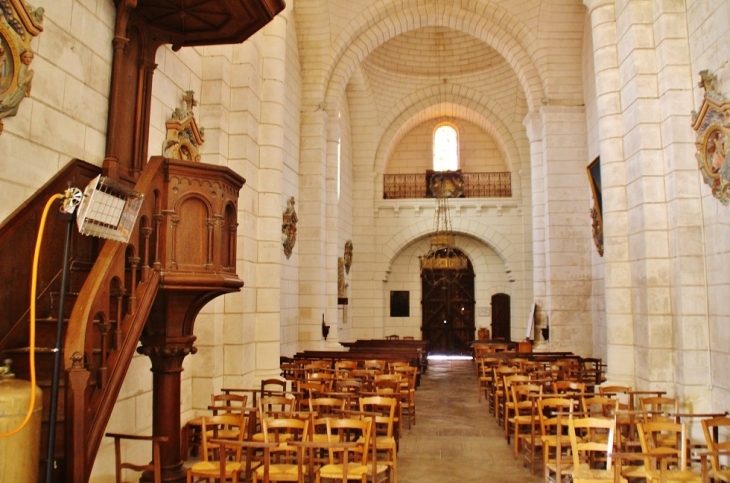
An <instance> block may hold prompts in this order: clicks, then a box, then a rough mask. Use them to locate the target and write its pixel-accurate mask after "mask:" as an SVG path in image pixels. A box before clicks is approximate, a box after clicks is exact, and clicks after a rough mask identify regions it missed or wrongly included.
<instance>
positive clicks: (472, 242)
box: [373, 234, 517, 338]
mask: <svg viewBox="0 0 730 483" xmlns="http://www.w3.org/2000/svg"><path fill="white" fill-rule="evenodd" d="M429 245H430V242H429V237H428V236H425V237H420V238H418V239H415V240H413V241H412V242H411V243H409V244H408V245H406V246H404V247H403V249H402V250H400V251H399V252H398V253H396V254H394V256H393V258H392V259H389V260H388V261H386V262H385V264H386V267H385V270H386V275H387V279H384V280H383V282H384V283H383V293H382V300H383V307H384V308H385V310H384V314H385V317H384V320H383V329H384V332H383V334H401V335H410V336H414V337H416V338H420V337H422V336H423V333H422V331H421V327H422V323H423V320H422V318H423V315H424V312H423V311H424V310H425V309H426V307H425V306H423V305H422V304H421V301H422V300H423V290H424V288H423V286H422V281H421V278H420V264H419V256H420V255H423V254H424V253H426V251H427V250H428V249H429ZM455 246H456V247H457V248H458V250H459V251H461V252H462V253H464V254H465V255H466V256H467V257H468V258H469V260H470V261H471V264H472V267H473V283H474V288H473V292H472V294H473V303H472V305H471V309H472V310H473V309H474V308H475V307H477V308H478V307H488V306H489V302H490V300H491V295H492V293H493V292H494V291H503V290H508V293H510V294H511V293H514V290H515V289H517V287H515V286H513V285H512V284H510V283H509V281H508V274H507V273H506V272H505V268H504V265H505V264H504V260H503V258H501V256H500V254H498V253H497V252H496V251H495V250H494V248H493V247H492V246H489V245H488V244H486V243H484V241H483V240H481V239H478V238H476V237H472V236H466V235H463V234H458V235H457V236H456V244H455ZM379 274H380V272H379V271H378V272H374V273H373V277H374V278H376V277H378V276H379ZM398 291H400V292H405V293H401V294H398V295H400V296H404V297H405V298H406V299H407V300H408V306H409V312H408V313H407V314H398V315H393V313H392V312H391V311H390V310H389V309H392V300H393V299H392V295H393V292H398ZM406 294H407V297H406ZM400 300H401V303H403V300H404V299H403V298H400ZM472 313H476V312H472ZM487 317H488V315H487V314H477V317H476V320H475V322H476V323H477V324H478V325H479V326H481V327H484V326H487V325H488V318H487ZM474 332H475V331H474ZM472 335H473V334H472Z"/></svg>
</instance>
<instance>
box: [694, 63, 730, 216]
mask: <svg viewBox="0 0 730 483" xmlns="http://www.w3.org/2000/svg"><path fill="white" fill-rule="evenodd" d="M699 85H700V87H702V88H703V89H704V90H705V95H704V99H703V101H702V106H701V107H700V110H699V112H697V111H693V112H692V128H693V129H694V130H695V131H696V132H697V137H696V141H695V147H696V149H697V152H696V153H695V157H696V158H697V165H698V168H699V170H700V172H701V173H702V178H703V180H704V182H705V184H707V185H708V186H709V187H710V189H711V190H712V195H713V196H714V197H715V198H717V199H718V200H720V202H721V203H722V204H723V205H727V204H728V201H729V200H730V100H728V99H726V98H725V97H724V96H723V95H722V94H721V93H720V92H718V91H717V89H716V87H715V75H714V74H712V73H711V72H710V71H707V70H703V71H702V72H700V84H699Z"/></svg>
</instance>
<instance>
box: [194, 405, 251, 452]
mask: <svg viewBox="0 0 730 483" xmlns="http://www.w3.org/2000/svg"><path fill="white" fill-rule="evenodd" d="M201 426H202V444H201V446H202V459H203V460H205V461H215V460H216V459H217V454H216V453H215V451H216V450H217V449H218V445H217V444H213V443H211V441H210V440H213V439H230V440H232V441H243V440H244V438H245V435H246V420H245V417H244V415H243V414H236V413H227V414H219V415H218V416H203V418H202V424H201ZM236 458H237V461H240V459H241V455H240V453H237V454H236Z"/></svg>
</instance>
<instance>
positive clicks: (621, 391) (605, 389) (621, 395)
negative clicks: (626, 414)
mask: <svg viewBox="0 0 730 483" xmlns="http://www.w3.org/2000/svg"><path fill="white" fill-rule="evenodd" d="M598 392H599V394H601V395H607V396H611V397H613V398H615V399H618V400H619V409H628V408H629V398H630V397H631V394H630V393H631V388H630V387H628V386H599V387H598Z"/></svg>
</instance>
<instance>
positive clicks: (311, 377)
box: [307, 372, 335, 392]
mask: <svg viewBox="0 0 730 483" xmlns="http://www.w3.org/2000/svg"><path fill="white" fill-rule="evenodd" d="M334 380H335V375H334V374H333V373H331V372H313V373H311V374H307V382H318V383H320V384H322V386H324V389H325V391H327V392H330V391H332V384H333V383H334Z"/></svg>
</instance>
